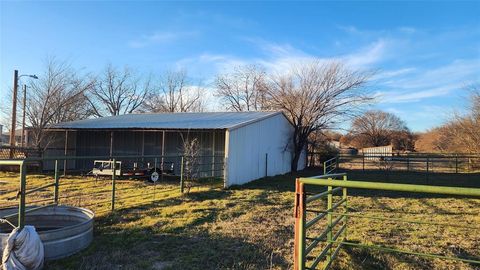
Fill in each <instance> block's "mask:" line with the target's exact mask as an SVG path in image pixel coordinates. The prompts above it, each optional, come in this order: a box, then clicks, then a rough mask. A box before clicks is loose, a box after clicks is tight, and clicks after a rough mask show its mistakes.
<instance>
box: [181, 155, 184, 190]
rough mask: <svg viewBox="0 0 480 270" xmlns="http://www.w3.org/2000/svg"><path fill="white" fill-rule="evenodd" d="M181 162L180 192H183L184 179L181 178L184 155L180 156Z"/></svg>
mask: <svg viewBox="0 0 480 270" xmlns="http://www.w3.org/2000/svg"><path fill="white" fill-rule="evenodd" d="M180 162H181V164H180V193H182V194H183V187H184V183H183V181H184V179H183V177H184V176H183V163H184V157H183V156H182V158H181V161H180Z"/></svg>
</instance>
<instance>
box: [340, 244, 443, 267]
mask: <svg viewBox="0 0 480 270" xmlns="http://www.w3.org/2000/svg"><path fill="white" fill-rule="evenodd" d="M350 242H352V243H357V244H360V242H358V241H350ZM342 251H343V252H344V253H346V254H348V255H347V256H348V259H347V261H348V262H347V263H346V264H347V265H348V266H345V265H344V264H345V260H343V261H344V262H343V263H340V264H335V263H334V264H333V267H332V268H333V269H345V268H348V269H358V267H359V266H361V269H364V270H377V269H385V270H393V269H397V268H398V267H399V266H398V262H402V263H403V264H406V265H408V266H409V267H410V268H409V269H434V268H435V267H434V266H435V265H434V262H433V261H432V260H431V259H425V258H422V257H419V256H415V255H409V254H403V253H394V252H389V253H385V252H382V251H378V250H374V249H368V248H359V247H352V246H343V247H342ZM341 254H342V253H340V255H341ZM337 258H340V257H337ZM402 269H404V268H402Z"/></svg>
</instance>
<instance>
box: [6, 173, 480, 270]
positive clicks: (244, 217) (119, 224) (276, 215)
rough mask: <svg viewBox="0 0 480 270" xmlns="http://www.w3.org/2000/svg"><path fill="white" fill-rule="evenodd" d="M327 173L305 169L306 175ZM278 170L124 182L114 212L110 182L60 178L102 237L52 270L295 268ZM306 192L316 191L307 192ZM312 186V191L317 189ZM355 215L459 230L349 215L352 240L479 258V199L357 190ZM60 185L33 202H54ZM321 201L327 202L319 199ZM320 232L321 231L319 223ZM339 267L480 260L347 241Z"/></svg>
mask: <svg viewBox="0 0 480 270" xmlns="http://www.w3.org/2000/svg"><path fill="white" fill-rule="evenodd" d="M315 174H319V172H318V171H309V170H307V171H304V172H302V173H300V174H299V175H302V176H308V175H315ZM348 174H349V179H352V180H353V179H355V180H357V179H360V180H370V181H389V182H404V183H418V184H426V183H427V182H426V181H427V180H426V179H425V177H424V175H423V174H415V173H411V174H404V173H402V174H395V173H391V174H390V175H389V176H388V180H386V179H387V177H385V175H383V174H382V173H381V172H380V173H379V172H368V173H362V172H355V171H349V172H348ZM299 175H284V176H277V177H270V178H268V179H262V180H258V181H255V182H252V183H250V184H248V185H244V186H238V187H232V188H230V189H226V190H222V189H220V188H218V186H204V187H201V188H194V189H193V190H192V191H191V193H190V194H188V195H183V196H182V195H181V194H180V192H179V189H178V185H177V184H176V182H166V183H162V184H159V185H157V186H156V187H155V201H153V185H152V184H150V183H146V182H144V181H142V180H119V181H118V183H117V188H118V190H117V196H118V198H119V199H118V200H117V202H116V209H117V210H116V211H115V212H114V213H110V211H109V209H110V181H109V180H99V181H97V182H96V181H95V180H94V179H93V178H86V177H79V176H69V177H65V178H62V180H61V186H60V203H63V204H71V205H78V206H83V207H87V208H90V209H92V210H94V211H95V212H96V215H97V216H96V220H95V222H96V223H95V238H94V242H93V243H92V245H91V246H90V247H89V248H87V249H86V250H84V251H83V252H81V253H79V254H76V255H74V256H71V257H69V258H66V259H62V260H59V261H52V262H47V264H46V269H109V270H112V269H291V268H292V263H293V234H294V231H293V224H294V218H293V202H294V190H293V189H294V179H295V177H297V176H299ZM27 180H28V186H29V189H30V188H34V187H36V186H40V185H43V184H46V183H48V182H51V181H53V180H52V176H50V175H29V177H28V179H27ZM428 184H437V185H451V186H472V187H474V186H476V187H479V186H480V175H479V174H461V175H455V174H433V175H430V177H429V179H428ZM17 186H18V178H17V176H16V175H15V174H12V173H2V175H1V176H0V205H1V206H2V207H5V206H8V205H10V204H11V205H14V204H15V201H14V200H6V199H7V198H10V197H14V196H15V194H16V189H17ZM307 191H308V190H307ZM310 191H313V190H310ZM349 194H350V196H349V212H351V213H355V214H358V215H365V214H368V215H379V216H388V217H397V218H410V219H415V220H428V221H436V222H442V223H446V224H461V225H466V226H469V227H475V228H476V229H472V228H470V229H465V228H460V227H446V226H431V225H422V224H415V225H411V224H406V223H402V222H395V223H394V222H385V221H380V220H367V219H363V218H350V220H349V223H348V238H349V241H353V242H360V243H366V244H379V245H382V246H388V247H395V248H400V249H406V250H411V251H417V252H430V253H437V254H443V255H448V256H463V257H469V258H476V259H477V260H480V230H479V228H478V227H479V226H480V225H479V224H480V199H473V198H449V197H442V196H418V195H415V196H414V195H412V194H399V193H385V192H378V191H377V192H370V191H360V190H350V191H349ZM51 198H52V192H51V190H50V191H49V192H42V193H39V194H37V195H35V197H33V196H32V197H30V198H29V201H30V204H32V202H33V201H40V202H38V203H35V204H42V203H45V202H50V201H51V200H52V199H51ZM318 207H319V208H320V207H325V205H324V204H323V203H320V204H319V205H318ZM317 229H318V230H321V229H323V228H321V226H320V225H319V228H317ZM333 268H334V269H480V266H479V265H476V266H475V265H473V264H467V263H459V262H448V261H445V260H440V259H425V258H418V257H416V256H412V255H401V254H393V253H382V252H378V251H374V250H366V249H358V248H353V247H347V248H343V249H342V250H341V252H340V254H339V256H338V259H337V260H336V261H335V263H334V264H333Z"/></svg>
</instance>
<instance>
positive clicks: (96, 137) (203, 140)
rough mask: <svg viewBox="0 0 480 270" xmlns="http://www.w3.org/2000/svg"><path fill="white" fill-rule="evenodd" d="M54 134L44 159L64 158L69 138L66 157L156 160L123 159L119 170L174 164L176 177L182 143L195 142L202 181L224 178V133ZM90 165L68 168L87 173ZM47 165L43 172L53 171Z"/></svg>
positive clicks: (71, 164)
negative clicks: (134, 163)
mask: <svg viewBox="0 0 480 270" xmlns="http://www.w3.org/2000/svg"><path fill="white" fill-rule="evenodd" d="M54 134H55V140H54V141H55V144H52V147H49V149H48V150H47V151H46V152H45V156H63V155H64V153H65V145H66V144H65V138H66V136H67V134H68V139H67V146H68V147H67V153H68V154H67V155H69V156H104V157H109V156H114V157H115V156H158V158H138V159H135V158H132V159H130V158H129V159H128V160H127V159H125V160H124V163H122V164H123V165H122V166H132V164H131V163H133V162H142V163H145V164H146V163H150V164H155V167H161V164H162V162H163V164H164V166H169V165H171V164H172V163H173V167H174V173H175V174H180V167H181V166H180V164H181V156H182V155H183V153H184V149H183V144H184V142H185V141H191V140H197V141H198V145H199V148H200V154H199V156H198V157H197V158H196V160H197V162H196V164H197V165H196V166H197V167H198V169H197V171H198V172H199V173H200V175H201V176H202V177H207V176H215V177H220V176H222V175H223V162H224V157H225V130H195V131H192V130H190V131H162V130H140V131H138V130H135V131H133V130H114V131H109V130H78V131H69V132H68V133H66V132H65V131H61V132H54ZM163 148H165V149H163ZM93 162H94V159H91V160H78V161H69V162H68V166H67V168H68V169H77V170H80V171H85V172H88V171H89V170H91V169H92V168H93ZM47 165H48V166H44V169H46V170H52V169H53V162H52V164H47ZM62 166H63V165H62ZM62 168H63V167H62Z"/></svg>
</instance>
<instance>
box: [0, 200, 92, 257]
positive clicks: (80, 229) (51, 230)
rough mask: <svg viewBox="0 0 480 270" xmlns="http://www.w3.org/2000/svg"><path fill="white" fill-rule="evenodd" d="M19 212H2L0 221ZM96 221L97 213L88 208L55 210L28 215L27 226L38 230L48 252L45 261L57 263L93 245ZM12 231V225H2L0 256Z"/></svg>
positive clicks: (26, 218) (68, 207)
mask: <svg viewBox="0 0 480 270" xmlns="http://www.w3.org/2000/svg"><path fill="white" fill-rule="evenodd" d="M17 211H18V209H17V208H9V209H3V210H0V217H2V216H6V215H9V214H13V213H16V212H17ZM93 217H94V213H93V212H92V211H90V210H88V209H85V208H79V207H71V206H52V207H47V208H43V209H39V210H36V211H33V212H31V213H27V214H26V215H25V224H27V225H32V226H35V229H36V230H37V233H38V235H39V236H40V239H41V240H42V242H43V246H44V248H45V259H46V260H55V259H60V258H64V257H67V256H70V255H72V254H74V253H77V252H78V251H80V250H82V249H84V248H86V247H87V246H88V245H90V243H91V242H92V240H93ZM11 231H12V227H11V226H10V225H8V224H0V251H1V253H3V248H4V246H5V244H6V242H7V239H8V235H9V234H10V232H11ZM1 253H0V254H1Z"/></svg>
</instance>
